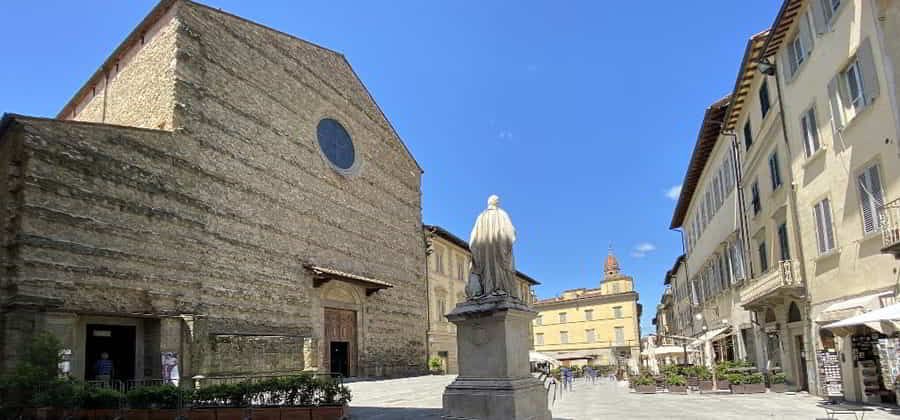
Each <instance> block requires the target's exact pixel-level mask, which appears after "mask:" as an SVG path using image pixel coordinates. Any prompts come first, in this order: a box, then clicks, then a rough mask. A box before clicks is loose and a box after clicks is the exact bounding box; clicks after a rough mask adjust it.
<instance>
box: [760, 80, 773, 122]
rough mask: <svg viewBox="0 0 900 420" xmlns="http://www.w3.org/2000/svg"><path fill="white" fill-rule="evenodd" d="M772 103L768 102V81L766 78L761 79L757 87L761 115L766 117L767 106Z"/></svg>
mask: <svg viewBox="0 0 900 420" xmlns="http://www.w3.org/2000/svg"><path fill="white" fill-rule="evenodd" d="M771 105H772V104H771V103H770V102H769V83H768V81H766V80H763V82H762V85H760V87H759V110H760V112H762V117H763V118H766V114H767V113H769V107H770V106H771Z"/></svg>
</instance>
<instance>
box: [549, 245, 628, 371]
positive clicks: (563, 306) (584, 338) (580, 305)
mask: <svg viewBox="0 0 900 420" xmlns="http://www.w3.org/2000/svg"><path fill="white" fill-rule="evenodd" d="M534 308H535V309H536V310H537V311H538V317H537V318H536V319H535V320H534V348H535V350H536V351H538V352H541V353H544V354H546V355H548V356H551V357H553V358H555V359H557V360H559V361H560V362H561V363H562V364H563V365H566V366H574V365H586V364H590V365H619V366H622V367H626V366H630V367H634V366H636V365H637V362H638V361H639V360H640V317H641V305H640V304H639V303H638V293H637V292H636V291H635V290H634V279H632V278H631V277H629V276H626V275H624V274H622V273H621V272H620V270H619V263H618V261H617V259H616V257H615V256H614V255H613V254H612V252H611V251H610V253H609V255H608V256H607V258H606V264H605V266H604V277H603V280H602V281H601V283H600V287H597V288H592V289H573V290H566V291H564V292H562V294H561V295H560V296H558V297H554V298H550V299H541V300H537V301H536V302H535V303H534Z"/></svg>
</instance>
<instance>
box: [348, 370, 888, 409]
mask: <svg viewBox="0 0 900 420" xmlns="http://www.w3.org/2000/svg"><path fill="white" fill-rule="evenodd" d="M454 378H455V376H453V375H443V376H419V377H414V378H403V379H390V380H378V381H360V382H354V383H351V384H350V388H351V390H352V391H353V402H352V403H351V404H350V406H351V409H350V412H351V418H352V419H377V420H406V419H409V420H420V419H428V420H438V419H440V418H441V394H442V393H443V391H444V387H445V386H447V385H448V384H450V382H452V381H453V379H454ZM820 401H821V400H820V399H819V398H818V397H815V396H810V395H805V394H796V395H790V394H773V393H768V394H748V395H731V394H702V395H701V394H689V395H672V394H665V393H661V394H650V395H641V394H635V393H632V392H630V391H629V389H628V388H627V386H625V385H624V384H615V383H611V382H607V381H605V380H601V381H598V383H597V384H586V383H584V382H583V381H580V380H579V381H578V382H577V383H576V385H575V390H574V391H572V392H566V393H564V394H563V396H562V397H561V398H557V401H556V403H555V404H554V405H553V407H552V411H553V418H554V419H557V420H569V419H571V420H587V419H711V420H712V419H715V420H727V419H810V420H812V419H817V418H826V415H825V410H823V409H822V408H820V407H817V406H816V404H817V403H819V402H820ZM898 414H900V410H897V411H893V412H892V410H889V409H886V408H882V407H875V411H872V412H868V413H866V415H865V418H866V420H884V419H893V420H900V415H898ZM837 418H838V419H853V418H854V417H853V416H852V415H849V416H848V415H843V416H838V417H837Z"/></svg>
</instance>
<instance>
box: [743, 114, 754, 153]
mask: <svg viewBox="0 0 900 420" xmlns="http://www.w3.org/2000/svg"><path fill="white" fill-rule="evenodd" d="M751 145H753V134H752V133H751V131H750V120H749V119H747V122H746V123H744V148H745V149H747V150H750V146H751Z"/></svg>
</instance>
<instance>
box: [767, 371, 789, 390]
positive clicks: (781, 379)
mask: <svg viewBox="0 0 900 420" xmlns="http://www.w3.org/2000/svg"><path fill="white" fill-rule="evenodd" d="M786 381H787V377H786V376H785V374H784V372H778V373H776V374H774V375H772V385H771V386H770V389H771V390H772V392H785V391H787V386H785V382H786Z"/></svg>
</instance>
